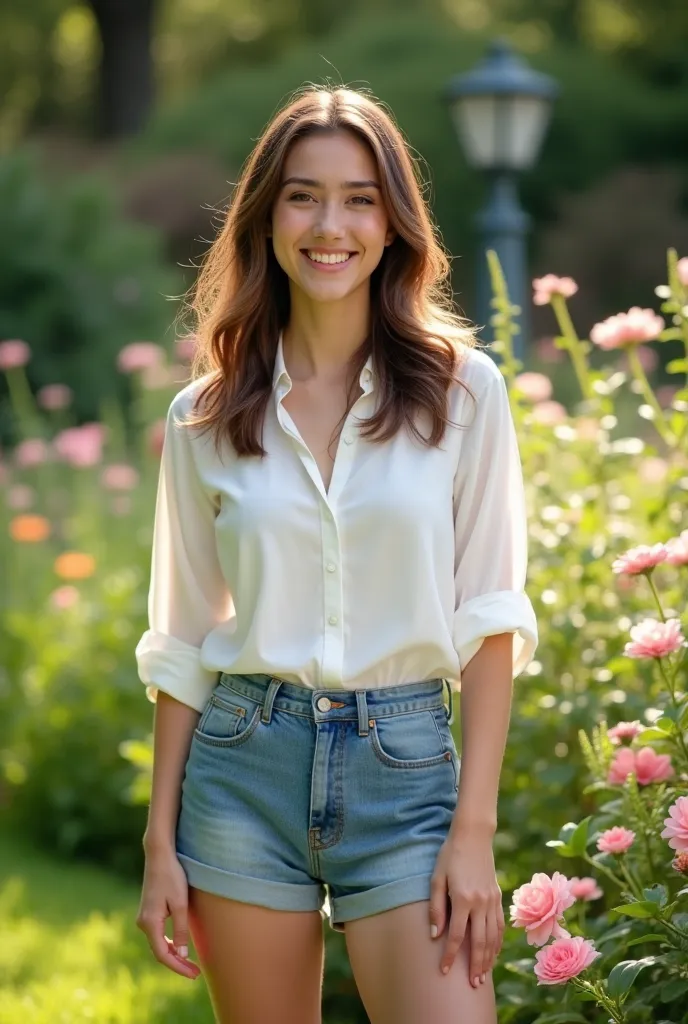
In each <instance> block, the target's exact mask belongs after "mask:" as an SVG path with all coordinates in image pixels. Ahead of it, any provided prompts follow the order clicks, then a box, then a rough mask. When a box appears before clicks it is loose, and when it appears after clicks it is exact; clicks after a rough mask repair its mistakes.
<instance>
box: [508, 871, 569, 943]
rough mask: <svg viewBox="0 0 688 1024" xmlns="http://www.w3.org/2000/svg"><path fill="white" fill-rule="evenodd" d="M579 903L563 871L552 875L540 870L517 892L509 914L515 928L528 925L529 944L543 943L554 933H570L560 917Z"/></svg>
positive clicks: (560, 934)
mask: <svg viewBox="0 0 688 1024" xmlns="http://www.w3.org/2000/svg"><path fill="white" fill-rule="evenodd" d="M575 902H576V898H575V896H573V895H572V893H571V891H570V889H569V883H568V879H567V878H566V876H565V875H562V874H561V872H560V871H555V872H554V874H553V875H552V877H551V878H550V877H549V875H546V874H545V873H544V872H543V871H536V872H535V874H534V875H533V877H532V879H531V881H530V882H525V883H524V884H523V885H521V886H519V888H518V889H516V890H515V891H514V894H513V897H512V904H511V907H510V910H509V913H510V915H511V921H512V923H513V925H514V927H515V928H525V930H526V939H527V942H528V945H530V946H543V945H544V944H545V942H547V941H549V939H551V938H552V936H554V938H560V937H566V936H568V934H569V933H568V932H567V931H566V929H565V928H562V927H561V925H560V924H559V921H558V918H560V917H563V914H564V911H565V910H567V909H568V907H570V906H572V905H573V904H574V903H575Z"/></svg>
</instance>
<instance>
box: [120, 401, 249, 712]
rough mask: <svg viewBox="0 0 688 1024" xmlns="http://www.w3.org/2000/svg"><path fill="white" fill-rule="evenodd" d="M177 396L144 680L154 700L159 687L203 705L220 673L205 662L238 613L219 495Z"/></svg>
mask: <svg viewBox="0 0 688 1024" xmlns="http://www.w3.org/2000/svg"><path fill="white" fill-rule="evenodd" d="M181 404H182V403H181V401H180V395H177V396H176V398H175V399H174V400H173V401H172V403H171V405H170V408H169V411H168V414H167V421H166V426H165V439H164V443H163V450H162V455H161V462H160V474H159V478H158V489H157V497H156V503H155V518H154V524H153V544H152V556H151V577H150V589H149V592H148V625H149V628H148V629H147V630H146V631H145V633H144V634H143V636H142V637H141V639H140V640H139V642H138V644H137V646H136V652H135V654H136V661H137V669H138V674H139V678H140V679H141V682H143V683H145V684H146V694H147V696H148V698H149V700H151V701H152V702H153V703H155V701H156V699H157V694H158V690H164V691H165V692H166V693H169V694H170V695H171V696H172V697H174V698H176V699H177V700H179V701H181V702H182V703H183V704H188V705H189V706H190V707H193V708H195V709H196V711H202V710H203V708H204V707H205V704H206V703H207V700H208V697H209V696H210V692H211V691H212V689H213V687H214V685H215V683H216V682H217V678H218V673H217V672H214V671H213V672H210V671H208V670H207V669H205V668H204V667H203V666H202V664H201V645H202V643H203V640H204V639H205V637H206V636H207V634H208V633H209V632H210V630H211V629H212V628H213V627H214V626H216V625H217V624H218V623H220V622H223V621H225V620H226V619H227V618H228V617H229V615H230V614H231V612H232V611H233V605H232V599H231V596H230V594H229V591H228V588H227V585H226V582H225V580H224V577H223V575H222V571H221V568H220V565H219V561H218V556H217V547H216V541H215V517H216V515H217V511H218V507H217V501H218V499H217V496H216V495H214V494H213V493H212V492H211V491H210V490H209V489H208V488H207V487H206V486H205V485H204V484H203V482H202V480H201V479H200V476H199V472H198V468H197V465H196V461H195V459H194V453H193V450H192V443H193V442H192V438H191V436H190V434H189V428H187V427H184V426H182V425H180V424H179V423H178V422H177V420H178V417H179V416H180V414H181Z"/></svg>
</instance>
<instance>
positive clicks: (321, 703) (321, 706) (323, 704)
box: [317, 697, 332, 711]
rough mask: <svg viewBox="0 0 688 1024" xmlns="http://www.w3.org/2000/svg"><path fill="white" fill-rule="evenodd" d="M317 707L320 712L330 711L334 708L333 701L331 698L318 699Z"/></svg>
mask: <svg viewBox="0 0 688 1024" xmlns="http://www.w3.org/2000/svg"><path fill="white" fill-rule="evenodd" d="M317 705H318V711H329V710H330V708H331V707H332V701H331V700H330V698H329V697H318V700H317Z"/></svg>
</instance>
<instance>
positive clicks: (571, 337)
mask: <svg viewBox="0 0 688 1024" xmlns="http://www.w3.org/2000/svg"><path fill="white" fill-rule="evenodd" d="M550 302H551V304H552V309H553V310H554V315H555V316H556V318H557V323H558V324H559V330H560V332H561V334H562V335H563V337H564V338H565V339H566V341H567V342H568V345H567V348H568V350H569V353H570V355H571V362H572V363H573V369H574V370H575V373H576V377H577V378H578V384H579V386H580V389H581V392H582V394H583V397H584V398H586V399H592V398H594V397H595V396H594V393H593V390H592V384H591V383H590V374H589V371H588V364H587V362H586V359H585V353H584V352H583V347H582V344H581V341H580V339H579V337H578V334H577V333H576V328H575V327H574V326H573V321H572V320H571V317H570V315H569V311H568V307H567V305H566V300H565V299H564V296H563V295H557V294H556V293H554V294H553V295H552V298H551V300H550Z"/></svg>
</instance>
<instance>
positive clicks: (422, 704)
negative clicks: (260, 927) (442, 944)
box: [176, 673, 460, 931]
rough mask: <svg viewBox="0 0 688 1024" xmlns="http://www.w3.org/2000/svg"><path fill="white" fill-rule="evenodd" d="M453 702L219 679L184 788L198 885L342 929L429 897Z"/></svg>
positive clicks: (187, 859)
mask: <svg viewBox="0 0 688 1024" xmlns="http://www.w3.org/2000/svg"><path fill="white" fill-rule="evenodd" d="M445 685H446V687H447V691H448V694H449V699H448V700H447V702H446V703H445V694H444V687H445ZM450 694H451V691H450V689H449V684H448V683H446V681H445V680H442V679H432V680H426V681H422V682H416V683H404V684H401V685H398V686H386V687H383V688H382V689H360V690H342V689H329V690H328V689H311V688H309V687H305V686H300V685H295V684H294V683H289V682H285V681H284V680H281V679H278V678H275V677H274V676H270V675H265V674H262V673H256V674H250V675H243V674H233V673H232V674H230V673H221V674H220V677H219V681H218V683H217V685H216V686H215V688H214V690H213V692H212V693H211V695H210V697H209V699H208V703H207V704H206V706H205V708H204V710H203V712H202V714H201V717H200V719H199V721H198V725H197V727H196V729H195V731H194V734H193V739H192V742H191V748H190V751H189V758H188V761H187V764H186V771H185V775H184V781H183V785H182V795H181V808H180V814H179V819H178V823H177V836H176V849H177V856H178V858H179V861H180V863H181V864H182V867H183V868H184V871H185V873H186V876H187V880H188V882H189V884H190V885H191V886H194V887H196V888H198V889H202V890H205V891H207V892H211V893H215V894H217V895H220V896H225V897H229V898H231V899H235V900H240V901H242V902H245V903H257V904H259V905H260V906H264V907H272V908H273V909H276V910H304V911H305V910H309V911H313V910H318V911H319V912H320V914H321V916H322V917H323V919H324V918H327V919H328V920H329V923H330V926H331V927H332V928H333V929H334V930H335V931H344V923H345V922H346V921H351V920H354V919H355V918H358V917H367V916H368V915H369V914H377V913H381V912H382V911H384V910H390V909H391V908H392V907H398V906H401V905H402V904H405V903H413V902H415V901H417V900H425V899H429V898H430V879H431V877H432V874H433V871H434V869H435V863H436V860H437V855H438V853H439V850H440V847H441V845H442V843H443V842H444V840H445V839H446V837H447V833H448V830H449V826H450V824H451V821H452V815H453V813H454V809H455V807H456V801H457V795H458V783H459V771H460V760H459V758H458V755H457V750H456V745H455V743H454V738H453V736H452V732H451V729H450V724H451V722H452V718H453V715H452V704H451V696H450Z"/></svg>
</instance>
